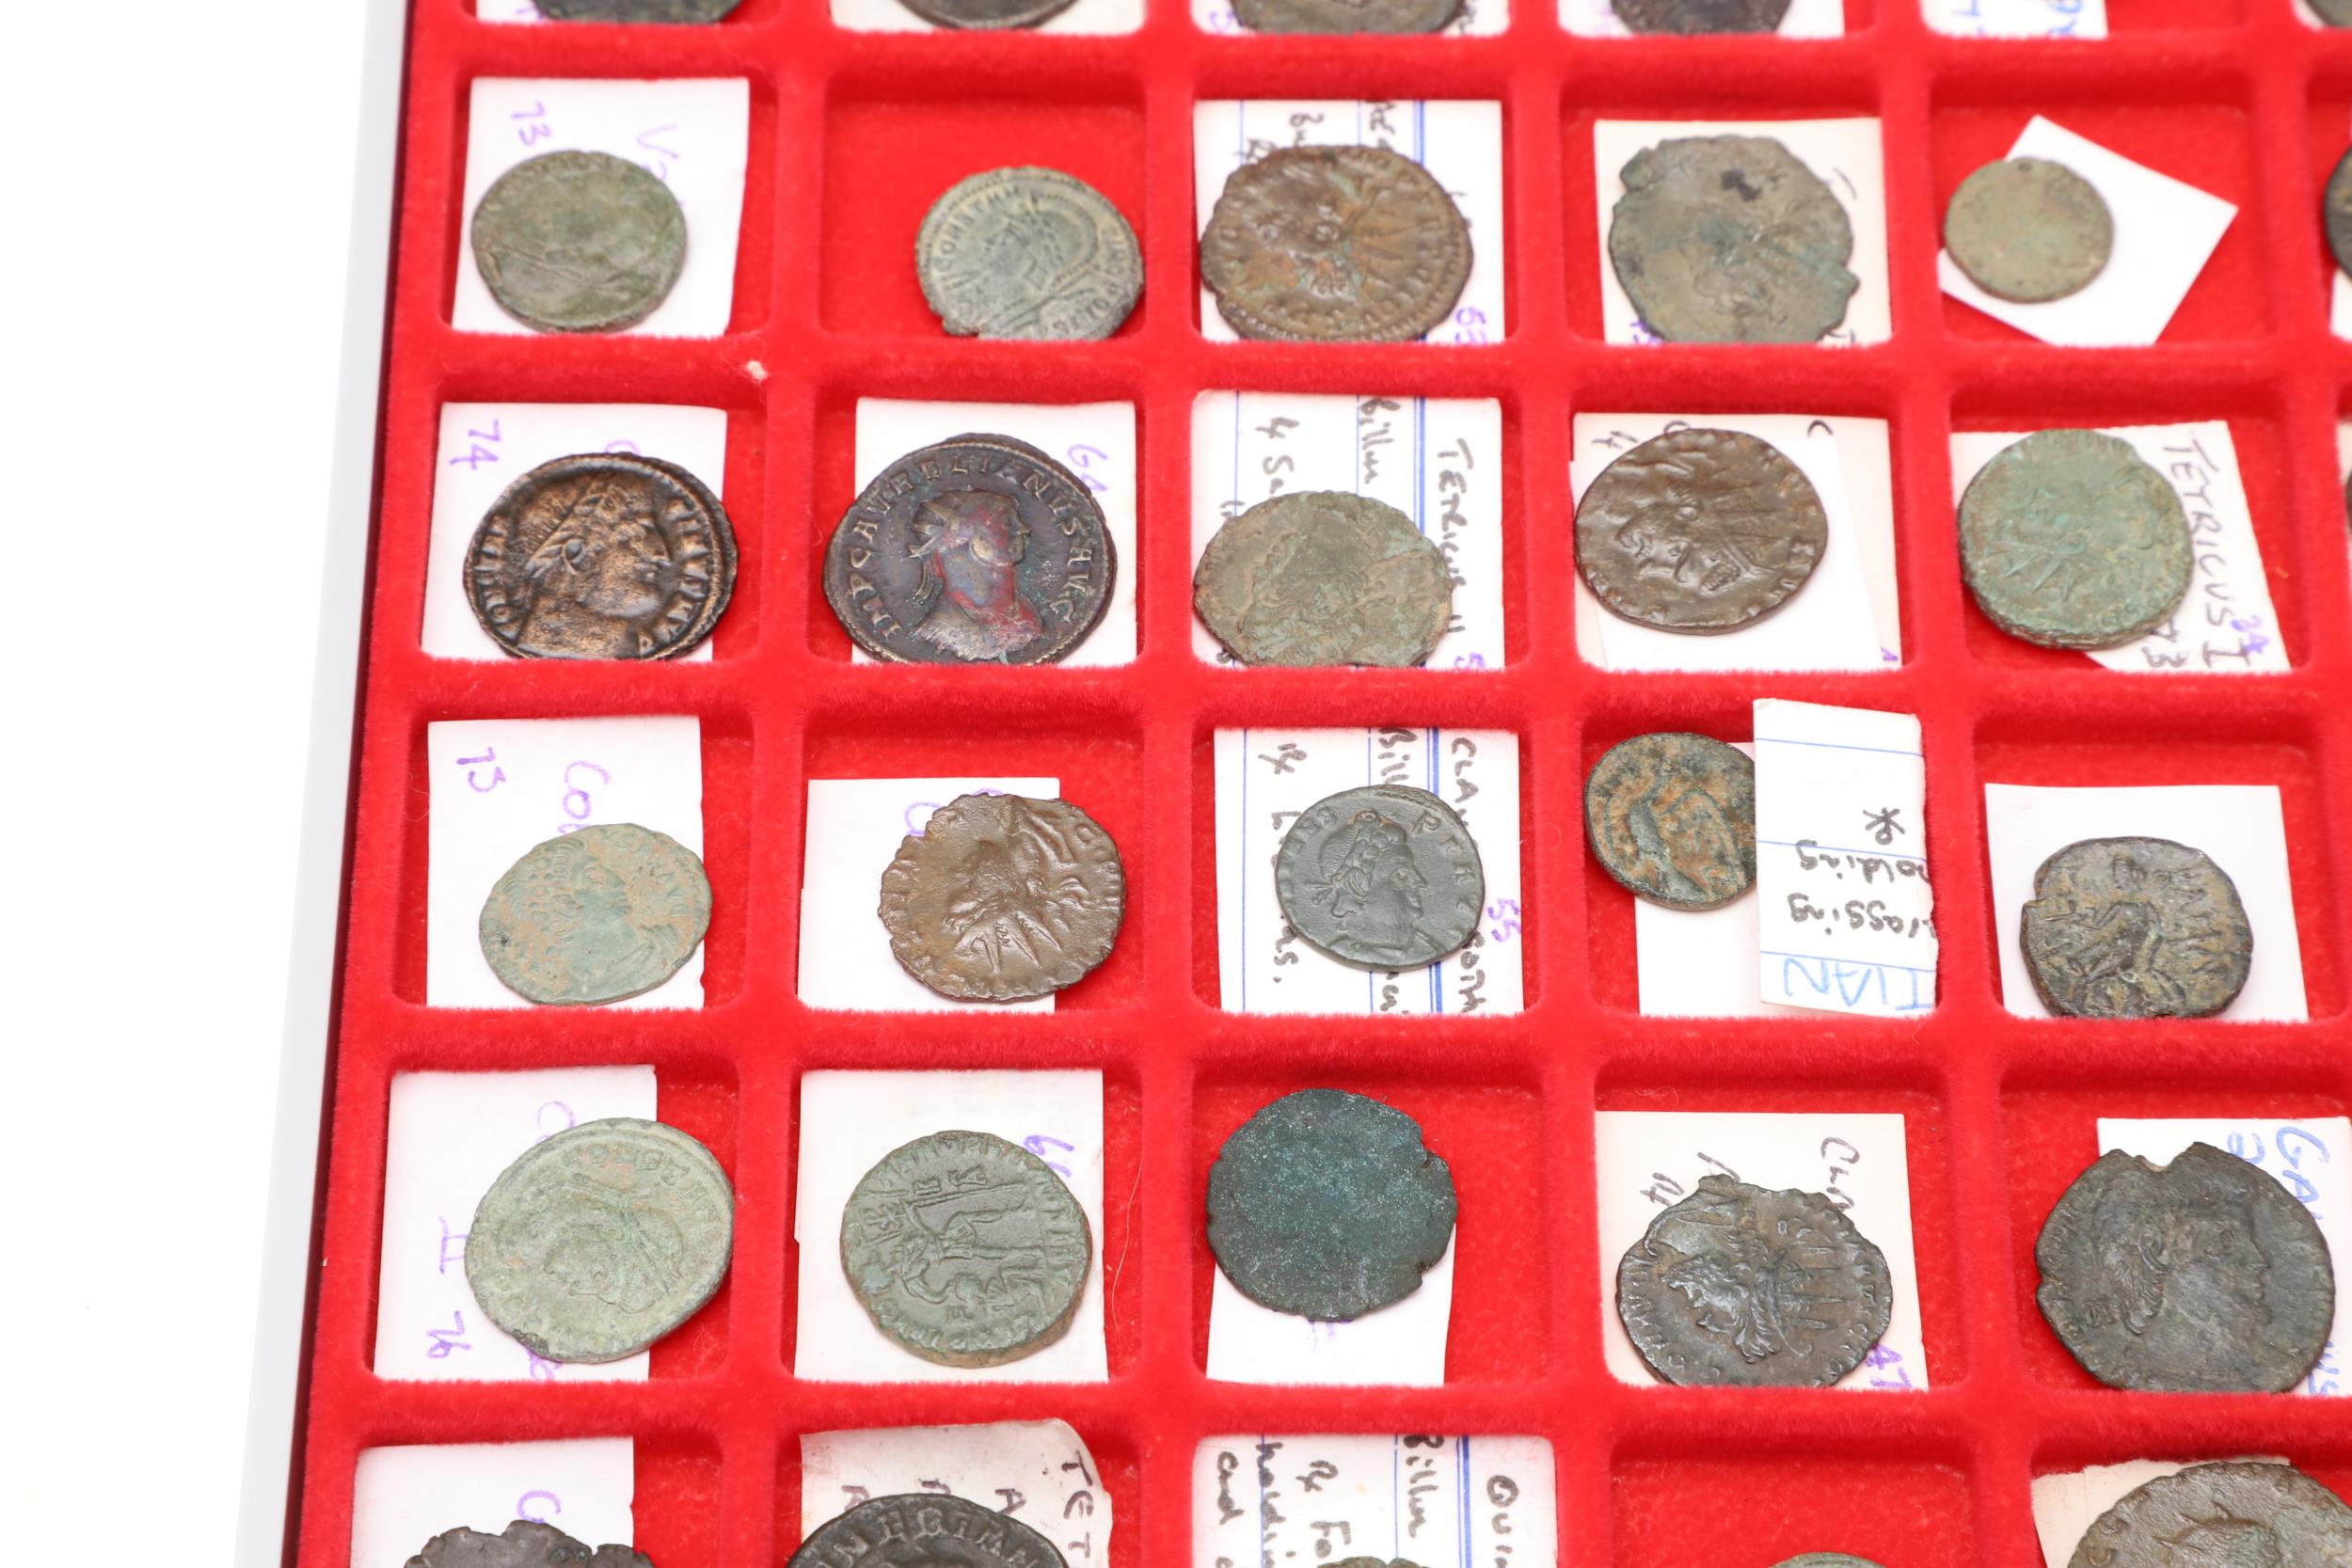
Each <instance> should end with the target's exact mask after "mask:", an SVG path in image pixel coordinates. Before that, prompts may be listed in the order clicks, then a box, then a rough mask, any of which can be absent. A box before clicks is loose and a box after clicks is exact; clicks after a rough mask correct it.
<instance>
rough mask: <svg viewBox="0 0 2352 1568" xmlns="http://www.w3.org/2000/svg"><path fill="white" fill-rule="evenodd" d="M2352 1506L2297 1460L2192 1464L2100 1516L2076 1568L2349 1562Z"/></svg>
mask: <svg viewBox="0 0 2352 1568" xmlns="http://www.w3.org/2000/svg"><path fill="white" fill-rule="evenodd" d="M2347 1562H2352V1508H2347V1507H2345V1506H2344V1499H2343V1498H2342V1497H2337V1496H2336V1495H2335V1494H2334V1493H2333V1492H2330V1491H2328V1488H2326V1487H2325V1486H2322V1485H2321V1484H2320V1483H2319V1482H2317V1481H2313V1480H2312V1478H2311V1477H2309V1476H2307V1475H2305V1474H2304V1473H2303V1472H2302V1471H2300V1470H2298V1469H2296V1467H2295V1466H2293V1465H2269V1464H2264V1463H2261V1462H2258V1461H2252V1460H2236V1461H2230V1462H2226V1463H2223V1464H2218V1465H2189V1466H2188V1467H2187V1468H2186V1469H2185V1470H2179V1471H2176V1472H2174V1473H2173V1474H2171V1475H2169V1476H2158V1477H2157V1478H2156V1479H2155V1480H2153V1481H2150V1482H2148V1483H2147V1484H2146V1485H2145V1486H2141V1487H2139V1488H2137V1489H2136V1490H2134V1491H2131V1492H2127V1493H2125V1494H2124V1495H2123V1497H2122V1498H2121V1499H2120V1500H2118V1501H2117V1503H2116V1505H2115V1506H2114V1507H2113V1508H2110V1509H2108V1510H2107V1511H2106V1513H2102V1514H2100V1515H2099V1517H2098V1518H2096V1519H2094V1520H2092V1521H2091V1524H2090V1528H2089V1529H2087V1530H2085V1531H2083V1538H2082V1540H2081V1541H2079V1542H2078V1543H2076V1544H2075V1546H2074V1556H2073V1557H2071V1558H2069V1559H2068V1560H2067V1563H2066V1568H2201V1565H2206V1564H2210V1565H2212V1568H2238V1565H2241V1564H2243V1565H2246V1568H2344V1564H2345V1563H2347Z"/></svg>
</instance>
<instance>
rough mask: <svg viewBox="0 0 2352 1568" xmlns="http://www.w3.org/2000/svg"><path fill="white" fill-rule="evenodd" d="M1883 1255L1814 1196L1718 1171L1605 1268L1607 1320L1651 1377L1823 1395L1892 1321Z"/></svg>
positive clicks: (1858, 1363)
mask: <svg viewBox="0 0 2352 1568" xmlns="http://www.w3.org/2000/svg"><path fill="white" fill-rule="evenodd" d="M1893 1300H1894V1287H1893V1282H1892V1280H1891V1279H1890V1278H1889V1276H1888V1275H1887V1272H1886V1257H1885V1255H1884V1254H1883V1253H1882V1252H1880V1251H1879V1249H1878V1247H1877V1246H1876V1245H1875V1244H1874V1243H1872V1242H1871V1241H1870V1239H1869V1238H1868V1237H1867V1236H1865V1235H1863V1234H1862V1232H1861V1231H1859V1230H1856V1229H1855V1228H1854V1226H1853V1222H1852V1221H1851V1220H1850V1219H1848V1218H1847V1217H1846V1215H1845V1212H1843V1211H1842V1210H1839V1209H1838V1208H1836V1206H1834V1205H1833V1204H1832V1203H1831V1202H1830V1200H1829V1199H1828V1198H1826V1197H1824V1196H1821V1195H1820V1193H1805V1192H1793V1191H1783V1192H1771V1191H1767V1190H1766V1189H1764V1188H1761V1187H1752V1186H1749V1185H1748V1184H1747V1183H1746V1182H1744V1181H1736V1180H1732V1179H1731V1178H1730V1177H1728V1176H1708V1177H1702V1178H1700V1180H1699V1184H1698V1190H1697V1191H1695V1192H1693V1193H1692V1195H1691V1196H1689V1197H1686V1198H1684V1199H1683V1200H1682V1201H1681V1202H1679V1203H1677V1204H1676V1205H1674V1207H1672V1208H1670V1209H1667V1210H1664V1211H1662V1212H1661V1213H1660V1214H1659V1215H1658V1217H1657V1218H1655V1219H1653V1220H1652V1221H1650V1226H1649V1231H1648V1234H1646V1235H1645V1236H1644V1237H1643V1238H1642V1239H1641V1240H1640V1241H1638V1242H1636V1243H1633V1245H1632V1246H1631V1247H1630V1248H1629V1249H1628V1250H1627V1252H1626V1255H1625V1258H1624V1259H1623V1260H1622V1261H1621V1262H1619V1264H1618V1265H1617V1316H1618V1318H1619V1319H1620V1320H1621V1321H1622V1322H1623V1323H1625V1331H1626V1334H1627V1335H1628V1336H1629V1338H1631V1339H1632V1341H1633V1348H1634V1349H1635V1350H1637V1351H1639V1352H1640V1353H1641V1355H1642V1360H1643V1363H1644V1364H1645V1365H1646V1366H1647V1367H1648V1368H1649V1370H1650V1371H1651V1372H1652V1373H1654V1374H1656V1375H1657V1376H1658V1377H1659V1378H1660V1379H1661V1381H1663V1382H1667V1383H1676V1384H1682V1385H1685V1386H1698V1385H1716V1386H1731V1387H1742V1388H1768V1387H1770V1388H1826V1387H1828V1386H1830V1385H1831V1384H1833V1383H1836V1381H1837V1380H1838V1379H1839V1378H1841V1377H1844V1376H1845V1375H1846V1374H1847V1373H1848V1372H1850V1371H1852V1370H1854V1369H1855V1368H1856V1367H1859V1366H1861V1365H1862V1361H1863V1358H1864V1357H1865V1356H1867V1354H1869V1353H1870V1347H1871V1346H1872V1345H1875V1344H1877V1343H1878V1342H1879V1337H1880V1336H1881V1335H1883V1334H1884V1333H1885V1332H1886V1325H1887V1323H1888V1322H1889V1321H1890V1319H1891V1318H1892V1316H1893Z"/></svg>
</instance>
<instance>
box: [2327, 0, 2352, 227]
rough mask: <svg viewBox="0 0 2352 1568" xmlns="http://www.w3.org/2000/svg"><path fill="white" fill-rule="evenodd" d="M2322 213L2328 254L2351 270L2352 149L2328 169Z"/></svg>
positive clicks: (2348, 0)
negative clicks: (2326, 234) (2326, 232)
mask: <svg viewBox="0 0 2352 1568" xmlns="http://www.w3.org/2000/svg"><path fill="white" fill-rule="evenodd" d="M2344 6H2345V10H2346V11H2347V13H2352V0H2344ZM2320 215H2321V218H2322V220H2323V221H2324V222H2325V223H2326V225H2327V229H2328V254H2330V255H2332V256H2333V257H2335V259H2336V265H2337V266H2339V267H2341V268H2342V269H2343V270H2344V272H2346V273H2352V152H2346V153H2345V154H2344V156H2343V157H2341V158H2338V159H2337V160H2336V166H2335V167H2334V169H2332V170H2331V171H2330V172H2329V173H2328V190H2327V195H2326V198H2325V200H2324V201H2323V202H2322V204H2321V206H2320Z"/></svg>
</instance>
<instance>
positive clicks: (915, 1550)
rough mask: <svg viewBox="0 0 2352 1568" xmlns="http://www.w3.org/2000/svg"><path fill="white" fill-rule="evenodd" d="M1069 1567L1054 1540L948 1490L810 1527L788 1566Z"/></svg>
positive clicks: (879, 1501) (902, 1497)
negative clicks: (952, 1494)
mask: <svg viewBox="0 0 2352 1568" xmlns="http://www.w3.org/2000/svg"><path fill="white" fill-rule="evenodd" d="M850 1563H856V1564H858V1565H859V1568H942V1565H944V1564H949V1563H952V1564H954V1565H955V1568H1063V1564H1062V1556H1061V1553H1059V1552H1057V1551H1056V1550H1055V1549H1054V1544H1053V1543H1052V1542H1051V1541H1048V1540H1046V1539H1045V1537H1043V1536H1041V1535H1040V1534H1039V1533H1038V1532H1037V1531H1035V1530H1033V1529H1031V1528H1029V1527H1028V1526H1026V1525H1025V1524H1023V1523H1022V1522H1021V1521H1020V1520H1018V1519H1012V1518H1008V1517H1007V1516H1006V1515H1004V1514H1002V1513H997V1512H996V1511H995V1510H993V1509H989V1508H982V1507H981V1506H980V1505H979V1504H977V1503H973V1502H966V1501H964V1500H963V1499H962V1498H961V1497H950V1496H948V1495H947V1494H946V1493H945V1492H910V1493H901V1494H899V1495H898V1496H896V1497H875V1498H873V1499H872V1500H870V1501H868V1502H862V1503H860V1504H858V1505H857V1506H856V1507H855V1508H853V1509H850V1511H849V1512H848V1513H843V1514H840V1515H838V1516H836V1517H834V1518H832V1519H828V1520H827V1521H825V1522H824V1523H823V1524H821V1525H819V1526H818V1527H817V1528H815V1529H813V1530H811V1531H809V1534H808V1539H807V1540H805V1541H803V1542H802V1543H801V1547H800V1550H798V1551H796V1552H794V1553H793V1554H792V1560H791V1562H790V1564H789V1565H788V1568H846V1565H847V1564H850Z"/></svg>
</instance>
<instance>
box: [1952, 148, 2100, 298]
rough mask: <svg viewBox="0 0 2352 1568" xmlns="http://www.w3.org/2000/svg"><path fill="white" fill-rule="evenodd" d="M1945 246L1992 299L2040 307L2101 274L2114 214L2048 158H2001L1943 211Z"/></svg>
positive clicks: (2091, 188) (2093, 189)
mask: <svg viewBox="0 0 2352 1568" xmlns="http://www.w3.org/2000/svg"><path fill="white" fill-rule="evenodd" d="M1944 248H1945V249H1946V250H1947V251H1948V252H1950V254H1951V258H1952V260H1953V261H1955V262H1956V263H1958V264H1959V267H1960V270H1961V271H1963V272H1964V273H1966V274H1967V275H1968V278H1969V281H1971V282H1973V283H1974V284H1976V286H1977V287H1978V288H1979V289H1982V290H1983V291H1984V292H1985V293H1989V294H1991V295H1993V296H1994V298H1995V299H2006V300H2011V301H2014V302H2015V303H2017V304H2020V305H2040V304H2043V303H2045V302H2047V301H2050V300H2054V299H2064V298H2065V297H2066V296H2067V295H2068V294H2071V293H2077V292H2078V291H2080V290H2081V289H2082V288H2083V287H2084V286H2085V285H2087V284H2089V283H2090V280H2091V279H2092V278H2094V277H2098V276H2099V275H2100V274H2101V273H2102V272H2104V271H2106V265H2107V257H2108V256H2109V255H2110V254H2111V253H2113V251H2114V249H2115V214H2112V213H2110V212H2108V211H2107V204H2106V199H2105V198H2102V197H2101V196H2100V195H2099V191H2098V187H2097V186H2095V185H2093V184H2092V183H2091V182H2090V181H2088V180H2086V179H2084V178H2083V177H2082V176H2081V175H2079V174H2076V173H2075V172H2074V170H2073V169H2071V168H2068V167H2067V166H2065V165H2064V164H2060V163H2054V162H2052V161H2051V160H2050V159H2047V158H2003V159H2001V160H1999V161H1998V162H1996V163H1990V164H1986V165H1985V166H1982V167H1981V168H1979V169H1978V170H1977V171H1976V172H1975V173H1974V174H1971V175H1970V176H1968V178H1967V179H1965V180H1963V181H1962V182H1960V188H1959V189H1958V190H1956V191H1954V192H1953V193H1952V199H1951V203H1950V205H1948V206H1947V207H1946V208H1945V209H1944Z"/></svg>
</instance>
